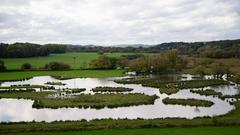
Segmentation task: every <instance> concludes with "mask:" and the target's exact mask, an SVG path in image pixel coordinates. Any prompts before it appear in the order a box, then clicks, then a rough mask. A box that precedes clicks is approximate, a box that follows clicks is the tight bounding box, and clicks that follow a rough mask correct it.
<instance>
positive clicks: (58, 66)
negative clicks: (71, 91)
mask: <svg viewBox="0 0 240 135" xmlns="http://www.w3.org/2000/svg"><path fill="white" fill-rule="evenodd" d="M45 69H48V70H68V69H70V66H69V65H68V64H65V63H62V62H50V63H49V64H46V65H45Z"/></svg>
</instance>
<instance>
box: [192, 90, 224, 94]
mask: <svg viewBox="0 0 240 135" xmlns="http://www.w3.org/2000/svg"><path fill="white" fill-rule="evenodd" d="M190 92H192V93H196V94H199V95H204V96H211V95H212V96H221V95H222V93H221V92H216V91H214V90H212V89H206V90H190Z"/></svg>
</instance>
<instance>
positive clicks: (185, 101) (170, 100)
mask: <svg viewBox="0 0 240 135" xmlns="http://www.w3.org/2000/svg"><path fill="white" fill-rule="evenodd" d="M162 102H163V103H164V104H173V105H189V106H203V107H210V106H212V105H213V104H214V103H213V102H211V101H207V100H200V99H192V98H191V99H190V98H189V99H176V98H168V97H167V98H164V99H163V100H162Z"/></svg>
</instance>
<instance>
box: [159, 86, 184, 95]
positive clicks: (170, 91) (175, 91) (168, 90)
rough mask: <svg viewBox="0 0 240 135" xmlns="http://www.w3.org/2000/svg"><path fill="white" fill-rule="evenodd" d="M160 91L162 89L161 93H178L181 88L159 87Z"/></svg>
mask: <svg viewBox="0 0 240 135" xmlns="http://www.w3.org/2000/svg"><path fill="white" fill-rule="evenodd" d="M159 91H160V93H165V94H167V95H171V94H174V93H177V92H178V91H179V90H178V89H177V88H174V87H170V88H168V87H162V88H159Z"/></svg>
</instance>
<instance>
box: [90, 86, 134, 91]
mask: <svg viewBox="0 0 240 135" xmlns="http://www.w3.org/2000/svg"><path fill="white" fill-rule="evenodd" d="M132 90H133V89H130V88H124V87H96V88H93V89H92V91H94V92H128V91H132Z"/></svg>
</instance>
